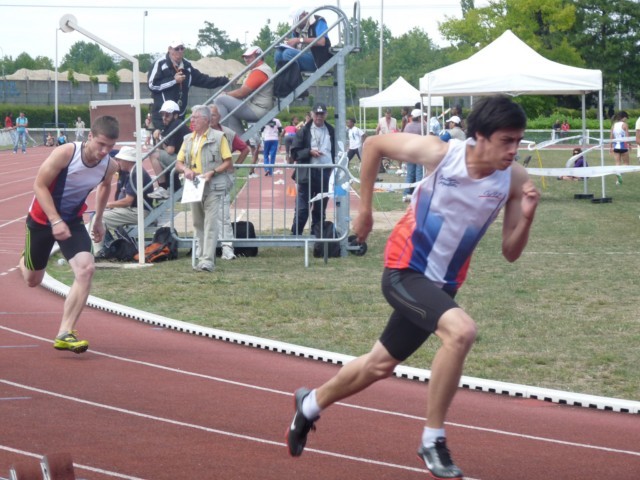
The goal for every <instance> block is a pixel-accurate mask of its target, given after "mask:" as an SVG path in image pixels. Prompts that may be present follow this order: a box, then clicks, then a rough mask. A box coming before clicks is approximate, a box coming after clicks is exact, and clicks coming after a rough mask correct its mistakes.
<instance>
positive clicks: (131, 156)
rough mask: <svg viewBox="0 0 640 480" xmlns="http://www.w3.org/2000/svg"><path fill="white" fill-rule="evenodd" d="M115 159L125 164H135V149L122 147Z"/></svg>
mask: <svg viewBox="0 0 640 480" xmlns="http://www.w3.org/2000/svg"><path fill="white" fill-rule="evenodd" d="M115 158H117V159H118V160H123V161H125V162H132V163H136V149H135V148H133V147H122V148H121V149H120V151H119V152H118V153H116V156H115Z"/></svg>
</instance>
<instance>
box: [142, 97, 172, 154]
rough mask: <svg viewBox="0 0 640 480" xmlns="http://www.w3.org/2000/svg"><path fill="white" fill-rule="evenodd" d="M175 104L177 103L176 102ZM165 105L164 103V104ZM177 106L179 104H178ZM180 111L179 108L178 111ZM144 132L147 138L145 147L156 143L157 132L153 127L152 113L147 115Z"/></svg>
mask: <svg viewBox="0 0 640 480" xmlns="http://www.w3.org/2000/svg"><path fill="white" fill-rule="evenodd" d="M174 103H175V102H174ZM163 105H164V103H163ZM176 105H177V103H176ZM179 110H180V109H179V108H178V111H179ZM160 114H161V116H162V111H160ZM144 131H145V133H146V138H145V139H144V144H145V146H147V147H148V146H149V145H151V143H155V142H153V132H154V131H155V127H154V126H153V119H152V118H151V113H147V116H146V118H145V119H144Z"/></svg>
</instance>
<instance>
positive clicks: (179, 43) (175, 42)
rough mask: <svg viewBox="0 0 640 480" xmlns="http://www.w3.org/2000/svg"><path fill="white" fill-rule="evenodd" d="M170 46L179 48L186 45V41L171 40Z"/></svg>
mask: <svg viewBox="0 0 640 480" xmlns="http://www.w3.org/2000/svg"><path fill="white" fill-rule="evenodd" d="M169 46H170V47H171V48H178V47H181V46H182V47H184V42H183V41H182V40H171V42H170V43H169Z"/></svg>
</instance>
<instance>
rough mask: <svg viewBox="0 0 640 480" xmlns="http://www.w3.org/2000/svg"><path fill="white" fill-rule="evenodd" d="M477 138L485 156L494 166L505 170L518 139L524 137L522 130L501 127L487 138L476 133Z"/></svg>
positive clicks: (516, 148) (518, 144) (512, 156)
mask: <svg viewBox="0 0 640 480" xmlns="http://www.w3.org/2000/svg"><path fill="white" fill-rule="evenodd" d="M477 136H478V140H480V142H481V144H482V145H483V148H484V154H485V158H487V159H489V161H491V162H492V163H495V165H494V166H495V168H497V169H498V170H505V169H506V168H508V167H510V166H511V164H512V163H513V161H514V159H515V157H516V154H517V153H518V147H519V146H520V141H521V140H522V139H523V138H524V130H522V129H519V128H503V129H500V130H496V131H495V132H493V134H492V135H491V136H490V137H489V138H487V137H483V136H482V135H481V134H478V135H477Z"/></svg>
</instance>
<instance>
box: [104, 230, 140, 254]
mask: <svg viewBox="0 0 640 480" xmlns="http://www.w3.org/2000/svg"><path fill="white" fill-rule="evenodd" d="M115 235H116V237H117V238H115V239H113V237H112V236H111V234H110V233H109V231H108V230H107V233H106V234H105V247H104V250H103V253H104V258H105V259H107V260H116V261H119V262H131V261H133V259H134V257H137V255H138V246H137V245H136V242H135V240H134V239H133V238H131V237H130V236H129V234H128V233H127V231H126V230H125V229H124V228H123V227H118V228H116V230H115Z"/></svg>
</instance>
